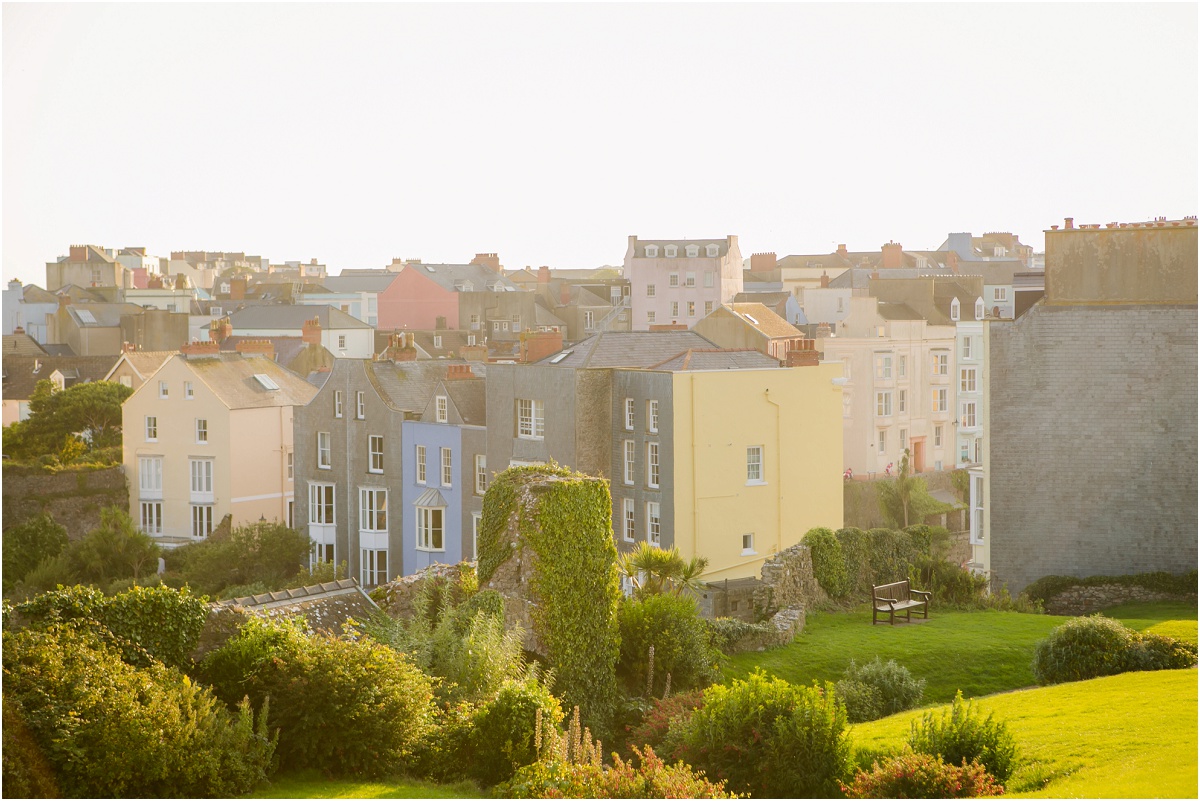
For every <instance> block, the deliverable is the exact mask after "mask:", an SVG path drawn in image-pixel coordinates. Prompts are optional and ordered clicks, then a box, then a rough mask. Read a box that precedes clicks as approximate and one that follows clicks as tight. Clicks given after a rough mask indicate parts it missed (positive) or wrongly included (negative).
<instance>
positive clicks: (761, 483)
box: [746, 481, 767, 487]
mask: <svg viewBox="0 0 1200 801" xmlns="http://www.w3.org/2000/svg"><path fill="white" fill-rule="evenodd" d="M746 486H747V487H765V486H767V482H766V481H747V482H746Z"/></svg>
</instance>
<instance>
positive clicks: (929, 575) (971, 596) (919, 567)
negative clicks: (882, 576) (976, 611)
mask: <svg viewBox="0 0 1200 801" xmlns="http://www.w3.org/2000/svg"><path fill="white" fill-rule="evenodd" d="M908 578H909V581H910V582H911V586H913V587H919V588H921V589H923V590H927V591H929V592H931V593H933V600H934V601H936V602H937V603H938V605H939V606H952V607H960V608H968V609H972V608H979V607H982V606H985V605H986V603H985V601H984V598H985V596H986V595H987V589H988V579H987V577H986V576H979V575H976V574H974V573H972V572H971V571H970V570H967V569H966V568H965V567H962V566H960V565H956V564H954V563H953V562H948V561H946V560H945V559H936V558H934V557H932V556H918V557H916V558H915V559H914V560H913V562H912V564H911V566H910V569H909V575H908Z"/></svg>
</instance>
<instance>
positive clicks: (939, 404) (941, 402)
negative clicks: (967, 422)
mask: <svg viewBox="0 0 1200 801" xmlns="http://www.w3.org/2000/svg"><path fill="white" fill-rule="evenodd" d="M933 411H934V412H948V411H950V390H949V389H947V388H946V387H934V388H933Z"/></svg>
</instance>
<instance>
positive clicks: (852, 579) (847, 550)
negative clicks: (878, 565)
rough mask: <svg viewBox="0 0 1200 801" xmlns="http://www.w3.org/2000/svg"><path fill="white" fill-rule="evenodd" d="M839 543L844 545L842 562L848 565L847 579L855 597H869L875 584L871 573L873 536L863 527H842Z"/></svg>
mask: <svg viewBox="0 0 1200 801" xmlns="http://www.w3.org/2000/svg"><path fill="white" fill-rule="evenodd" d="M837 539H838V544H839V545H841V546H842V563H843V564H844V565H845V566H846V580H847V581H848V582H849V584H850V592H851V594H853V595H854V596H855V597H863V598H865V597H867V595H868V594H869V593H870V592H871V585H872V584H874V583H875V582H874V576H873V575H872V574H871V538H870V536H869V535H868V534H867V532H865V531H863V530H862V529H861V528H854V527H848V528H840V529H838V531H837Z"/></svg>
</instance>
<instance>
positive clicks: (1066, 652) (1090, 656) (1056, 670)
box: [1033, 614, 1137, 684]
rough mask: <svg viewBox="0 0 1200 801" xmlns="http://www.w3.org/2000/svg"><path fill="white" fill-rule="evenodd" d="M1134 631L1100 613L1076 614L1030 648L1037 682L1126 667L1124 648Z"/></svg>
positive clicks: (1078, 678)
mask: <svg viewBox="0 0 1200 801" xmlns="http://www.w3.org/2000/svg"><path fill="white" fill-rule="evenodd" d="M1136 641H1137V632H1135V631H1134V630H1133V629H1130V628H1127V627H1126V626H1125V625H1124V624H1122V623H1121V622H1119V621H1117V620H1113V619H1112V618H1108V617H1104V616H1103V615H1099V614H1097V615H1092V616H1091V617H1076V618H1072V619H1070V620H1068V621H1067V622H1066V623H1063V624H1062V625H1061V626H1059V627H1058V628H1056V629H1054V630H1053V631H1051V632H1050V636H1049V637H1047V638H1046V639H1044V640H1042V641H1041V642H1039V643H1038V644H1037V648H1036V649H1035V650H1034V652H1033V676H1034V678H1036V679H1037V681H1038V683H1039V684H1058V683H1060V682H1064V681H1081V680H1083V679H1094V678H1096V677H1097V676H1111V675H1113V674H1115V673H1121V672H1123V671H1125V670H1126V665H1125V652H1126V650H1127V649H1129V648H1130V646H1132V645H1133V644H1134V643H1135V642H1136Z"/></svg>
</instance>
